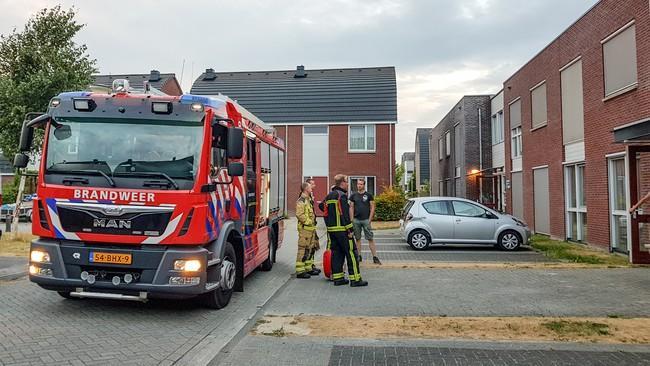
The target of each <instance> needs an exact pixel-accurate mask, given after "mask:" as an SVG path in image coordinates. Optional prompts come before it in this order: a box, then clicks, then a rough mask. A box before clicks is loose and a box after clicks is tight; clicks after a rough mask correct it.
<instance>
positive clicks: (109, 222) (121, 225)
mask: <svg viewBox="0 0 650 366" xmlns="http://www.w3.org/2000/svg"><path fill="white" fill-rule="evenodd" d="M93 227H100V228H106V229H130V228H131V220H115V219H93Z"/></svg>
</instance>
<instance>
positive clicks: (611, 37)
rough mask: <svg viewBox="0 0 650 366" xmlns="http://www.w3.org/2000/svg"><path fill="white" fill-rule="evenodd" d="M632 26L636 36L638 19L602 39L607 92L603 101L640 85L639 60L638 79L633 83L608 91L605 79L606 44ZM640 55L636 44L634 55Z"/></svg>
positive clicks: (601, 51) (604, 70)
mask: <svg viewBox="0 0 650 366" xmlns="http://www.w3.org/2000/svg"><path fill="white" fill-rule="evenodd" d="M632 26H634V27H635V31H634V33H635V36H636V35H637V33H636V21H635V20H632V21H630V22H629V23H627V24H625V25H624V26H622V27H621V28H619V29H617V30H616V31H615V32H614V33H612V34H610V35H609V36H607V37H606V38H605V39H603V40H602V41H600V48H601V50H600V53H601V56H602V58H603V65H602V66H603V91H604V93H605V95H604V97H603V101H608V100H610V99H613V98H615V97H617V96H619V95H621V94H625V93H627V92H628V91H630V90H633V89H636V88H637V87H638V85H639V65H638V61H637V65H636V67H637V72H636V81H634V82H632V83H631V84H629V85H627V86H623V87H621V88H619V89H616V90H612V91H610V92H609V93H608V92H607V88H606V86H605V80H604V79H605V72H606V69H605V44H607V42H609V41H611V40H613V39H615V38H616V37H617V36H619V35H620V34H621V33H623V32H625V31H626V30H628V29H629V28H630V27H632ZM638 55H639V49H638V44H636V45H635V48H634V57H638Z"/></svg>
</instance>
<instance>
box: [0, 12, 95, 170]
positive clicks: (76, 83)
mask: <svg viewBox="0 0 650 366" xmlns="http://www.w3.org/2000/svg"><path fill="white" fill-rule="evenodd" d="M75 15H76V13H75V9H74V8H71V9H69V10H62V9H61V7H60V6H55V7H54V8H51V9H43V10H41V11H39V12H38V13H36V14H35V15H33V16H32V17H31V18H30V19H29V20H28V21H27V24H26V25H25V28H24V29H23V30H22V31H21V32H18V31H16V29H14V30H13V31H12V32H11V33H10V34H9V35H2V36H0V150H2V152H3V153H4V155H5V156H6V157H9V158H11V157H13V155H14V153H16V151H17V148H18V140H19V137H20V129H21V127H22V122H23V119H24V117H25V114H26V113H27V112H44V111H45V110H46V109H47V106H48V103H49V101H50V99H51V98H52V97H54V96H55V95H57V94H58V93H60V92H63V91H71V90H82V89H85V88H87V87H88V85H89V84H90V81H91V75H92V74H93V73H94V72H96V69H95V63H96V60H95V59H91V58H90V57H89V55H88V54H87V52H86V51H87V47H86V45H85V44H81V45H79V44H77V43H75V42H74V40H73V38H74V37H75V35H76V34H77V33H78V32H79V31H80V30H81V29H82V28H83V27H84V25H83V24H79V23H77V21H76V20H75V19H74V18H75ZM37 141H38V140H37ZM34 145H35V150H37V151H38V150H39V149H40V144H38V143H35V144H34Z"/></svg>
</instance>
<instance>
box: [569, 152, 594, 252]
mask: <svg viewBox="0 0 650 366" xmlns="http://www.w3.org/2000/svg"><path fill="white" fill-rule="evenodd" d="M580 167H584V169H586V165H585V163H584V162H580V163H575V164H568V165H565V166H564V205H565V208H566V212H567V214H566V228H567V230H566V238H567V239H571V240H572V241H578V242H584V241H585V240H586V238H585V233H584V216H586V215H587V206H586V205H585V206H582V205H581V204H580V202H578V201H579V200H578V197H579V196H580V194H582V195H583V196H585V195H586V192H583V191H582V190H583V187H582V186H580V184H579V182H580V180H579V179H578V171H579V168H580ZM570 169H573V170H574V178H575V179H574V180H573V182H572V181H571V179H570V175H569V170H570ZM582 179H583V181H584V180H585V176H584V171H583V176H582ZM571 185H573V186H575V191H576V197H575V201H576V205H575V207H571V206H570V203H569V195H570V194H569V192H570V189H571ZM586 187H587V184H586V182H585V184H584V188H586ZM585 197H586V196H585ZM572 213H574V214H575V215H576V219H577V224H576V227H577V228H578V230H577V237H576V238H571V237H570V235H569V233H570V232H571V214H572ZM587 220H588V219H587ZM587 222H589V221H587Z"/></svg>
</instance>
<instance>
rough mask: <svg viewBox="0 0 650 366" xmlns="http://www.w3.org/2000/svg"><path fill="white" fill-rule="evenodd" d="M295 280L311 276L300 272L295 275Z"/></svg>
mask: <svg viewBox="0 0 650 366" xmlns="http://www.w3.org/2000/svg"><path fill="white" fill-rule="evenodd" d="M296 278H311V275H310V274H309V272H302V273H298V274H296Z"/></svg>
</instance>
